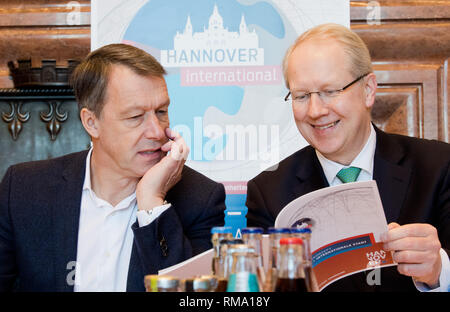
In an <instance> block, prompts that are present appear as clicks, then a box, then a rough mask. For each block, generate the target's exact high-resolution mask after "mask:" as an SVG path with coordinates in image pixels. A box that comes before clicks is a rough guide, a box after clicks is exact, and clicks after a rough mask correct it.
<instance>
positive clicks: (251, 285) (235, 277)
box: [227, 272, 259, 292]
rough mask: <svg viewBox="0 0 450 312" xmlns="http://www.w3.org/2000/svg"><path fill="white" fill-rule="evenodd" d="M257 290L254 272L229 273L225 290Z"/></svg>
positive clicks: (256, 279)
mask: <svg viewBox="0 0 450 312" xmlns="http://www.w3.org/2000/svg"><path fill="white" fill-rule="evenodd" d="M233 291H235V292H258V291H259V286H258V278H257V277H256V274H253V273H249V272H239V273H234V274H230V276H229V279H228V287H227V292H233Z"/></svg>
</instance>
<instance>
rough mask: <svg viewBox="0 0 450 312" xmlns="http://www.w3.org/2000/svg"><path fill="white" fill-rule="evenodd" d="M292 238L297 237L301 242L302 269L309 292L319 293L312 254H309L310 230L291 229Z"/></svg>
mask: <svg viewBox="0 0 450 312" xmlns="http://www.w3.org/2000/svg"><path fill="white" fill-rule="evenodd" d="M291 236H292V237H299V238H301V239H302V240H303V250H304V252H303V262H304V264H303V268H304V271H305V281H306V286H307V288H308V291H309V292H316V291H319V288H318V286H317V280H316V276H315V274H314V270H313V262H312V252H311V229H310V228H292V229H291Z"/></svg>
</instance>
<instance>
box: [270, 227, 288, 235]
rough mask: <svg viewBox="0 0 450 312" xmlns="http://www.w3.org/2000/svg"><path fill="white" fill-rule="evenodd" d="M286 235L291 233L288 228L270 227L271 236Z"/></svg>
mask: <svg viewBox="0 0 450 312" xmlns="http://www.w3.org/2000/svg"><path fill="white" fill-rule="evenodd" d="M280 233H281V234H286V233H290V230H289V229H288V228H275V227H270V228H269V234H280Z"/></svg>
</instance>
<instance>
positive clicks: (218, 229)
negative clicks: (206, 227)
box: [211, 226, 233, 234]
mask: <svg viewBox="0 0 450 312" xmlns="http://www.w3.org/2000/svg"><path fill="white" fill-rule="evenodd" d="M226 233H233V228H232V227H231V226H215V227H213V228H211V234H226Z"/></svg>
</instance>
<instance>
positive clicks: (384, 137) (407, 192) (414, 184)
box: [246, 128, 450, 291]
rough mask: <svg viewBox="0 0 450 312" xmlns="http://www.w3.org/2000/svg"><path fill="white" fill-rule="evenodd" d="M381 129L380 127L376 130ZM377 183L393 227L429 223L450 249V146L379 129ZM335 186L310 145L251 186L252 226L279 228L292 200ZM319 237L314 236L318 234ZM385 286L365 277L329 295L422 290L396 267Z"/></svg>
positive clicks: (336, 286)
mask: <svg viewBox="0 0 450 312" xmlns="http://www.w3.org/2000/svg"><path fill="white" fill-rule="evenodd" d="M375 129H376V128H375ZM376 135H377V143H376V150H375V156H374V171H373V178H374V180H375V181H376V182H377V185H378V189H379V192H380V196H381V201H382V203H383V208H384V212H385V215H386V219H387V222H388V223H390V222H397V223H399V224H400V225H402V224H408V223H429V224H431V225H433V226H435V227H436V228H437V229H438V235H439V239H440V242H441V244H442V246H443V248H445V249H446V251H447V253H448V249H450V168H449V164H450V145H449V144H446V143H442V142H438V141H430V140H420V139H416V138H410V137H406V136H400V135H393V134H387V133H384V132H382V131H380V130H378V129H376ZM327 186H329V184H328V182H327V180H326V177H325V174H324V172H323V170H322V167H321V165H320V162H319V160H318V158H317V156H316V153H315V151H314V149H313V148H312V147H311V146H307V147H305V148H303V149H301V150H300V151H298V152H296V153H294V154H292V155H291V156H289V157H288V158H286V159H284V160H283V161H281V162H280V163H279V165H278V168H277V169H276V170H274V171H265V172H262V173H261V174H259V175H258V176H256V177H255V178H253V179H252V180H250V181H249V182H248V193H247V203H246V204H247V207H248V214H247V225H248V226H262V227H264V228H267V227H270V226H273V225H274V223H275V218H276V217H277V215H278V213H279V212H280V210H281V209H282V208H283V207H284V206H285V205H287V204H288V203H289V202H291V201H292V200H294V199H296V198H298V197H300V196H302V195H304V194H306V193H309V192H312V191H315V190H318V189H320V188H323V187H327ZM313 235H314V233H313ZM381 271H382V272H381V286H372V287H370V286H368V285H367V283H366V278H365V274H364V273H361V274H356V275H354V276H351V277H349V278H344V279H342V280H340V281H337V282H335V283H333V284H331V285H330V286H328V287H327V288H325V290H338V291H339V290H340V291H399V290H400V291H402V290H403V291H406V290H416V288H415V286H414V284H413V282H412V279H411V278H410V277H406V276H404V275H400V274H399V273H398V272H397V270H396V267H392V268H386V269H382V270H381Z"/></svg>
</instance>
